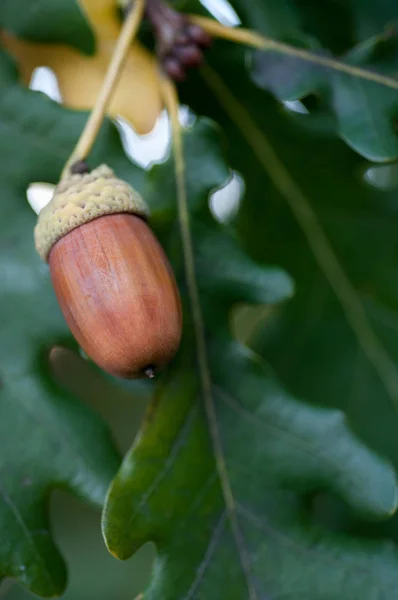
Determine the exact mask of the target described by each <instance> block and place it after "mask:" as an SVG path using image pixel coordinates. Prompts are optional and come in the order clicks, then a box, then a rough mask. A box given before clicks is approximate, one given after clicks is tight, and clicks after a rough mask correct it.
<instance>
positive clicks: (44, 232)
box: [35, 165, 149, 261]
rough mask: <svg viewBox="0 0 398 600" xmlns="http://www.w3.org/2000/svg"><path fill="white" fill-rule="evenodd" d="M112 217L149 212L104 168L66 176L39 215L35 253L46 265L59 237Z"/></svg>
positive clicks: (142, 201) (110, 170)
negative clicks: (81, 226)
mask: <svg viewBox="0 0 398 600" xmlns="http://www.w3.org/2000/svg"><path fill="white" fill-rule="evenodd" d="M114 213H132V214H135V215H138V216H141V217H148V216H149V209H148V206H147V204H146V203H145V201H144V200H143V198H142V197H141V195H140V194H139V193H138V192H136V191H135V190H134V189H133V188H132V187H131V186H130V185H129V184H128V183H126V182H125V181H123V180H122V179H118V178H117V177H116V176H115V174H114V172H113V171H112V169H110V168H109V167H108V166H106V165H101V166H100V167H98V168H96V169H94V170H93V171H91V172H90V173H83V174H70V173H68V174H67V175H66V176H65V177H63V179H61V181H60V182H59V184H58V185H57V186H56V188H55V190H54V195H53V197H52V200H51V202H49V203H48V204H47V206H45V207H44V208H43V209H42V210H41V211H40V214H39V218H38V221H37V225H36V227H35V245H36V250H37V252H38V253H39V254H40V256H41V258H42V259H43V260H45V261H47V260H48V255H49V254H50V250H51V248H52V247H53V246H54V244H55V243H56V242H57V241H58V240H59V239H60V238H61V237H63V236H64V235H66V234H67V233H69V232H70V231H72V230H73V229H76V227H79V226H80V225H83V224H84V223H87V222H88V221H93V220H94V219H97V218H98V217H102V216H103V215H110V214H114Z"/></svg>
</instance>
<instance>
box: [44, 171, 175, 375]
mask: <svg viewBox="0 0 398 600" xmlns="http://www.w3.org/2000/svg"><path fill="white" fill-rule="evenodd" d="M147 215H148V209H147V206H146V204H145V202H144V201H143V199H142V198H141V196H140V195H139V194H138V193H137V192H135V190H133V189H132V188H131V187H130V186H129V185H128V184H127V183H125V182H124V181H122V180H119V179H117V178H116V177H115V176H114V173H113V172H112V171H111V169H109V168H108V167H106V166H104V165H103V166H102V167H99V168H98V169H95V170H94V171H92V172H91V173H90V174H87V173H85V174H79V175H76V174H75V175H69V176H68V177H67V178H66V179H65V180H62V181H61V182H60V184H59V185H58V186H57V187H56V189H55V193H54V197H53V200H52V201H51V202H50V204H49V205H48V206H47V207H45V209H43V211H42V212H41V213H40V215H39V220H38V224H37V226H36V229H35V240H36V247H37V250H38V252H39V254H40V255H41V256H42V258H43V259H45V260H48V263H49V266H50V273H51V278H52V282H53V286H54V290H55V293H56V296H57V298H58V302H59V304H60V307H61V310H62V312H63V314H64V317H65V319H66V322H67V324H68V326H69V328H70V330H71V331H72V333H73V335H74V337H75V338H76V340H77V341H78V343H79V344H80V346H81V347H82V348H83V350H84V351H85V352H86V353H87V355H88V356H89V357H90V358H91V359H92V360H93V361H94V362H95V363H96V364H97V365H98V366H100V367H101V368H102V369H104V370H105V371H107V372H109V373H111V374H112V375H116V376H119V377H124V378H136V377H143V376H145V375H147V376H152V375H153V374H154V373H156V371H157V370H158V369H160V368H161V367H162V366H164V365H165V364H166V363H167V362H169V361H170V359H171V358H172V357H173V356H174V354H175V353H176V351H177V349H178V346H179V343H180V339H181V330H182V311H181V303H180V297H179V294H178V289H177V286H176V283H175V279H174V275H173V272H172V270H171V267H170V265H169V262H168V260H167V257H166V255H165V253H164V251H163V249H162V247H161V246H160V244H159V242H158V240H157V239H156V237H155V235H154V234H153V232H152V230H151V229H150V228H149V226H148V224H147V223H146V220H145V218H146V216H147Z"/></svg>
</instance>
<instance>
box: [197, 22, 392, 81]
mask: <svg viewBox="0 0 398 600" xmlns="http://www.w3.org/2000/svg"><path fill="white" fill-rule="evenodd" d="M189 19H190V21H191V22H192V23H195V24H196V25H199V26H200V27H202V29H204V30H205V31H206V32H207V33H208V34H210V35H211V36H213V37H219V38H222V39H225V40H229V41H230V42H235V43H237V44H245V45H247V46H251V47H252V48H257V49H258V50H271V51H273V52H277V53H278V54H283V55H284V56H293V57H294V58H298V59H300V60H304V61H306V62H310V63H313V64H315V65H319V66H321V67H326V68H329V69H333V70H334V71H338V72H340V73H346V74H347V75H351V76H352V77H358V78H360V79H366V80H367V81H372V82H373V83H378V84H380V85H385V86H386V87H389V88H393V89H395V90H398V79H395V78H394V77H389V76H388V75H382V74H381V73H376V72H374V71H368V70H367V69H363V68H361V67H356V66H355V65H350V64H347V63H344V62H341V61H339V60H335V59H333V58H328V57H326V56H319V55H318V54H314V53H313V52H311V51H309V50H304V49H302V48H296V47H295V46H291V45H290V44H285V43H284V42H278V41H277V40H275V39H273V38H270V37H268V36H264V35H261V34H260V33H257V32H256V31H251V30H250V29H244V28H243V27H226V26H225V25H222V24H221V23H218V22H217V21H214V20H213V19H209V18H207V17H201V16H199V15H190V17H189Z"/></svg>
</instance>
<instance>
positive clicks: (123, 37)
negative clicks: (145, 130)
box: [62, 0, 145, 176]
mask: <svg viewBox="0 0 398 600" xmlns="http://www.w3.org/2000/svg"><path fill="white" fill-rule="evenodd" d="M144 9H145V0H135V2H134V6H133V7H132V8H131V9H130V11H129V13H128V15H127V18H126V20H125V22H124V24H123V27H122V30H121V32H120V36H119V38H118V40H117V42H116V46H115V49H114V51H113V54H112V58H111V61H110V63H109V67H108V70H107V72H106V75H105V78H104V80H103V83H102V87H101V90H100V92H99V94H98V97H97V100H96V103H95V106H94V108H93V110H92V112H91V114H90V116H89V118H88V120H87V123H86V125H85V127H84V129H83V131H82V133H81V135H80V138H79V141H78V142H77V145H76V147H75V149H74V150H73V152H72V154H71V156H70V158H69V160H68V162H67V163H66V165H65V167H64V170H63V173H62V176H65V175H66V173H67V172H68V171H69V169H70V167H71V166H72V165H73V164H74V163H75V162H77V161H82V160H85V159H86V157H87V156H88V154H89V153H90V150H91V148H92V146H93V144H94V142H95V139H96V137H97V135H98V132H99V130H100V127H101V125H102V122H103V120H104V118H105V113H106V110H107V107H108V104H109V101H110V99H111V97H112V93H113V91H114V89H115V87H116V84H117V82H118V80H119V77H120V75H121V72H122V68H123V65H124V62H125V60H126V58H127V54H128V51H129V49H130V46H131V42H132V41H133V39H134V37H135V35H136V33H137V31H138V28H139V26H140V24H141V21H142V18H143V16H144Z"/></svg>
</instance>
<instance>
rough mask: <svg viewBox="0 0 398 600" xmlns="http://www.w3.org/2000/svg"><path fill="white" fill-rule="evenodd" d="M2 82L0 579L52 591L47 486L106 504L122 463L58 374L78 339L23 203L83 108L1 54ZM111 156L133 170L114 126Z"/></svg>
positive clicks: (108, 142) (58, 573) (65, 147)
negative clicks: (66, 348)
mask: <svg viewBox="0 0 398 600" xmlns="http://www.w3.org/2000/svg"><path fill="white" fill-rule="evenodd" d="M0 81H1V99H0V179H1V209H2V219H1V223H0V238H1V242H0V244H1V249H2V252H1V258H0V280H1V288H2V289H1V296H0V329H1V338H0V381H1V385H0V531H1V532H2V535H1V539H0V579H1V578H3V577H5V576H9V577H14V578H16V579H17V580H18V581H19V582H21V583H22V584H23V585H25V586H27V587H28V588H29V589H30V590H31V591H32V592H34V593H35V594H40V595H42V596H54V595H57V594H60V593H61V592H62V591H63V589H64V586H65V566H64V564H63V561H62V559H61V557H60V555H59V552H58V550H57V548H56V546H55V545H54V541H53V540H52V537H51V530H50V525H49V517H48V511H47V504H48V497H49V493H50V491H51V490H52V489H53V488H55V487H62V488H67V489H69V490H71V491H73V492H74V493H75V494H77V495H78V496H80V497H81V498H83V499H84V500H86V501H88V502H90V503H93V504H95V505H96V506H98V507H99V506H101V505H102V502H103V498H104V495H105V492H106V488H107V486H108V483H109V481H110V479H111V477H112V476H113V474H114V472H115V470H116V468H117V466H118V464H119V457H118V455H117V453H116V451H115V449H114V446H113V443H112V440H111V438H110V435H109V432H108V429H107V428H106V427H105V426H104V424H103V423H102V422H101V421H100V419H99V418H98V417H97V416H96V415H95V414H93V413H92V412H91V411H90V410H89V409H88V407H86V406H84V405H82V404H81V403H79V402H78V401H77V400H76V399H74V398H73V397H71V396H70V395H68V394H67V393H66V392H64V391H63V390H62V389H59V387H58V386H57V385H56V384H55V382H54V381H53V377H52V375H51V369H50V364H49V352H50V350H51V348H52V347H53V346H55V345H64V344H67V345H71V344H72V338H71V336H70V334H69V332H68V330H67V327H66V325H65V323H64V320H63V318H62V315H61V313H60V310H59V307H58V305H57V302H56V299H55V295H54V292H53V290H52V287H51V283H50V278H49V271H48V267H47V265H45V264H44V263H42V262H41V260H40V259H39V257H38V256H37V254H36V251H35V249H34V244H33V227H34V225H35V216H34V213H33V211H32V210H31V208H30V207H29V205H28V203H27V201H26V189H27V186H28V185H29V184H30V183H31V182H33V181H47V182H56V181H57V179H58V177H59V174H60V172H61V169H62V167H63V164H64V162H65V160H66V158H67V157H68V154H69V153H70V151H71V150H72V148H73V146H74V144H75V142H76V140H77V138H78V135H79V132H80V131H81V128H82V126H83V123H84V121H85V119H86V115H85V114H83V113H80V114H78V113H73V112H71V111H68V110H66V109H64V108H62V107H61V106H59V105H57V104H56V103H54V102H52V101H51V100H49V99H48V98H47V97H45V96H44V95H43V94H41V93H36V92H30V91H28V90H26V89H24V88H22V87H20V86H19V85H18V84H17V73H16V70H15V67H14V65H13V63H12V62H11V61H10V60H9V59H8V58H7V57H6V56H5V55H4V54H2V53H0ZM108 153H109V154H110V155H111V160H110V161H109V163H110V165H111V166H113V167H115V168H116V169H117V171H118V173H119V174H120V175H121V176H127V175H129V176H130V177H131V175H132V174H134V172H135V169H134V167H133V165H131V163H130V162H129V161H128V160H127V158H126V157H125V156H124V154H123V152H122V150H121V146H120V141H119V136H118V134H117V131H116V130H115V128H114V127H113V126H112V125H111V124H110V123H107V124H106V125H105V126H104V128H103V130H102V132H101V135H100V139H99V141H98V143H97V145H96V149H95V152H94V155H93V161H94V164H98V163H99V162H101V161H103V160H104V158H105V156H108ZM73 346H74V347H76V345H75V344H74V343H73Z"/></svg>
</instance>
